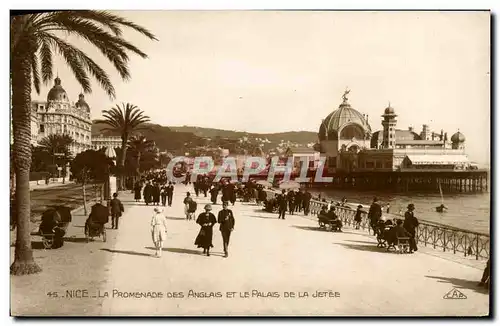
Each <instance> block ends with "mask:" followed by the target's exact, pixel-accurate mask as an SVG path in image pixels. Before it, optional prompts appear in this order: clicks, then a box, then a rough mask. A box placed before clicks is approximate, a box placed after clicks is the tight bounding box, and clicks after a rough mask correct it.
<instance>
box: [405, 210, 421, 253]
mask: <svg viewBox="0 0 500 326" xmlns="http://www.w3.org/2000/svg"><path fill="white" fill-rule="evenodd" d="M414 210H415V205H413V204H409V205H408V210H407V211H406V213H405V221H404V223H403V227H404V228H405V229H406V231H408V233H409V234H410V253H413V252H414V251H417V250H418V248H417V241H416V240H415V228H416V227H418V224H419V223H418V220H417V218H416V217H415V215H414V214H413V211H414Z"/></svg>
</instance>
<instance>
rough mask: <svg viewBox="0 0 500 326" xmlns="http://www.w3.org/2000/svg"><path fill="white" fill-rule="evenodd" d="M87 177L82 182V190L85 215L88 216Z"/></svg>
mask: <svg viewBox="0 0 500 326" xmlns="http://www.w3.org/2000/svg"><path fill="white" fill-rule="evenodd" d="M85 184H86V182H85V179H84V180H83V182H82V190H83V215H85V216H87V195H86V192H85Z"/></svg>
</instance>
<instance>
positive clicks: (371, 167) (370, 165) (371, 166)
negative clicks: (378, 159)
mask: <svg viewBox="0 0 500 326" xmlns="http://www.w3.org/2000/svg"><path fill="white" fill-rule="evenodd" d="M373 166H374V164H373V162H366V163H365V167H366V168H367V169H373Z"/></svg>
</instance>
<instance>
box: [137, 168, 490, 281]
mask: <svg viewBox="0 0 500 326" xmlns="http://www.w3.org/2000/svg"><path fill="white" fill-rule="evenodd" d="M183 183H184V184H186V185H187V184H191V182H190V177H189V175H188V176H187V178H186V180H185V181H184V182H183ZM192 185H193V189H194V195H195V196H196V197H198V196H204V197H208V196H210V201H211V202H212V204H214V205H215V204H217V200H218V198H219V194H222V197H221V201H222V210H220V211H219V212H218V214H217V218H216V217H215V215H214V214H213V213H212V212H211V211H212V205H211V204H207V205H205V206H204V211H203V212H202V213H200V214H199V215H198V216H197V217H195V213H196V211H197V202H196V200H195V199H194V198H193V195H192V194H191V193H190V192H187V193H186V196H185V197H184V199H183V204H184V213H185V216H186V220H195V219H196V223H197V224H199V225H200V231H199V233H198V235H197V236H196V239H195V245H197V246H198V248H203V253H204V254H206V255H207V256H210V248H212V247H213V244H212V237H213V232H212V229H213V226H214V225H215V224H217V223H219V224H220V228H219V229H220V231H221V235H222V239H223V246H224V256H225V257H227V256H228V247H229V239H230V235H231V232H232V231H233V229H234V225H235V219H234V215H233V212H232V211H231V210H230V209H229V204H232V205H234V204H235V202H236V200H237V198H240V199H241V201H243V202H250V201H255V202H256V203H257V205H263V207H264V210H265V211H267V212H272V213H277V214H278V218H279V219H285V215H286V213H287V212H288V213H289V214H290V215H294V213H298V212H302V213H303V214H304V215H306V216H307V215H309V214H310V207H311V201H312V200H315V201H320V202H321V203H322V206H321V210H320V211H319V213H318V221H319V224H320V227H321V226H322V225H323V226H324V225H327V224H328V225H330V226H331V227H332V230H335V231H338V232H342V228H343V223H342V220H341V218H339V213H340V210H341V209H345V208H347V207H349V204H348V203H347V199H346V198H343V199H342V201H341V202H337V203H335V202H333V201H332V202H331V203H327V202H326V200H325V199H324V198H323V199H321V197H315V198H314V197H313V195H312V194H311V193H310V192H309V191H308V190H307V189H289V190H288V191H287V190H281V193H276V194H275V195H274V197H271V198H269V197H268V192H267V191H266V188H267V187H266V186H263V185H261V184H259V183H257V182H255V181H249V182H246V183H241V182H238V183H232V182H230V180H227V179H226V180H224V179H223V180H219V181H217V182H214V180H213V177H212V178H210V177H209V176H206V175H199V176H198V177H197V178H196V179H195V180H194V182H192ZM174 189H175V188H174V183H172V182H170V181H168V178H167V176H166V174H165V173H164V172H159V173H152V174H148V175H146V176H144V177H143V178H142V179H141V180H140V181H138V182H137V183H136V184H135V185H134V189H133V191H134V193H135V200H136V201H140V200H141V195H142V196H143V198H144V202H145V203H146V205H150V204H151V205H155V206H166V205H168V206H171V205H172V197H173V193H174ZM141 191H142V192H141ZM383 211H385V212H387V213H389V205H388V204H387V205H385V207H383V206H382V205H381V204H380V203H379V200H378V198H376V197H375V198H374V199H373V202H372V204H371V205H370V208H369V210H368V212H365V211H364V210H363V206H362V205H358V206H357V209H356V213H355V215H354V227H355V229H359V228H360V225H361V223H362V219H363V218H362V216H363V215H367V220H368V222H369V225H370V228H371V229H372V231H373V234H374V235H375V236H376V237H377V240H378V242H379V244H380V243H384V245H385V244H386V245H388V246H389V247H390V246H395V245H396V246H397V245H398V244H399V243H398V239H408V240H409V241H408V242H409V253H413V252H415V251H417V250H418V247H417V241H416V239H415V236H416V229H417V227H418V225H419V221H418V219H417V217H416V216H415V214H414V211H415V205H414V204H409V205H408V206H407V211H406V212H405V213H404V219H400V218H394V219H386V218H385V217H384V214H383ZM166 227H167V226H166V218H165V216H164V214H163V211H162V209H161V208H159V207H155V208H154V214H153V218H152V221H151V228H152V229H151V230H152V238H153V242H154V244H155V248H156V249H157V250H156V256H157V257H160V256H161V248H162V243H163V241H164V239H165V236H166ZM485 283H489V260H488V263H487V267H486V268H485V272H484V275H483V278H482V280H481V282H480V285H484V284H485Z"/></svg>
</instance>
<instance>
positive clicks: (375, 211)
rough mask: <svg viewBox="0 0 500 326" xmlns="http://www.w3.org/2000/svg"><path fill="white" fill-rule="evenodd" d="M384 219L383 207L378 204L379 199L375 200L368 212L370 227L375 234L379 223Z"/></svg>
mask: <svg viewBox="0 0 500 326" xmlns="http://www.w3.org/2000/svg"><path fill="white" fill-rule="evenodd" d="M381 217H382V207H381V206H380V204H379V203H378V198H377V197H375V198H373V203H372V205H371V206H370V210H369V211H368V219H369V220H370V226H371V227H372V229H373V234H377V223H378V221H379V220H380V218H381Z"/></svg>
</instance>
